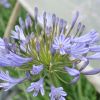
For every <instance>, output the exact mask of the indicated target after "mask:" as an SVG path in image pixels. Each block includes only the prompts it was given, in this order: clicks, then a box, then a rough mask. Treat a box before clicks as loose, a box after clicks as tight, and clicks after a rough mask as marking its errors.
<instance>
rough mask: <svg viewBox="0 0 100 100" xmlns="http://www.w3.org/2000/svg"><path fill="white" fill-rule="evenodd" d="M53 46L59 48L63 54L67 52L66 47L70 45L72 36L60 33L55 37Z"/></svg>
mask: <svg viewBox="0 0 100 100" xmlns="http://www.w3.org/2000/svg"><path fill="white" fill-rule="evenodd" d="M52 47H53V48H54V49H55V50H59V52H60V54H61V55H64V54H66V49H67V48H69V47H70V38H65V36H64V34H60V36H58V37H56V38H55V39H54V43H53V45H52Z"/></svg>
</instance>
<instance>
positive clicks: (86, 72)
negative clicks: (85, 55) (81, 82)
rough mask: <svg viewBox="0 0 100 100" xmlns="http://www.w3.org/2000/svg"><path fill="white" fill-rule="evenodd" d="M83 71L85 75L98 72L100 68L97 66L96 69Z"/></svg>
mask: <svg viewBox="0 0 100 100" xmlns="http://www.w3.org/2000/svg"><path fill="white" fill-rule="evenodd" d="M81 73H82V74H84V75H94V74H98V73H100V68H95V69H93V70H90V71H81Z"/></svg>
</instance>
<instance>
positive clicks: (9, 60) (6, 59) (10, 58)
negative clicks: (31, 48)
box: [0, 52, 32, 67]
mask: <svg viewBox="0 0 100 100" xmlns="http://www.w3.org/2000/svg"><path fill="white" fill-rule="evenodd" d="M31 60H32V58H24V57H21V56H19V55H17V54H15V53H12V52H10V53H8V54H5V55H0V66H4V67H5V66H12V67H19V66H22V65H23V64H25V63H27V62H29V61H31Z"/></svg>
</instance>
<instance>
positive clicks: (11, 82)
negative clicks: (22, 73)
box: [0, 71, 26, 91]
mask: <svg viewBox="0 0 100 100" xmlns="http://www.w3.org/2000/svg"><path fill="white" fill-rule="evenodd" d="M25 79H26V78H18V79H16V78H13V77H11V76H10V75H9V72H8V71H7V72H6V73H4V72H3V71H0V80H2V81H6V82H4V83H0V87H1V88H3V89H4V90H5V91H8V90H9V89H11V88H12V87H14V86H15V85H17V84H19V83H21V82H23V81H24V80H25Z"/></svg>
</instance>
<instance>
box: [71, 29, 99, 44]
mask: <svg viewBox="0 0 100 100" xmlns="http://www.w3.org/2000/svg"><path fill="white" fill-rule="evenodd" d="M98 39H99V33H97V32H96V31H95V30H92V31H90V32H89V33H87V34H85V35H83V36H80V37H75V38H74V39H72V42H80V43H84V42H85V43H88V44H92V43H95V42H96V41H98Z"/></svg>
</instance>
